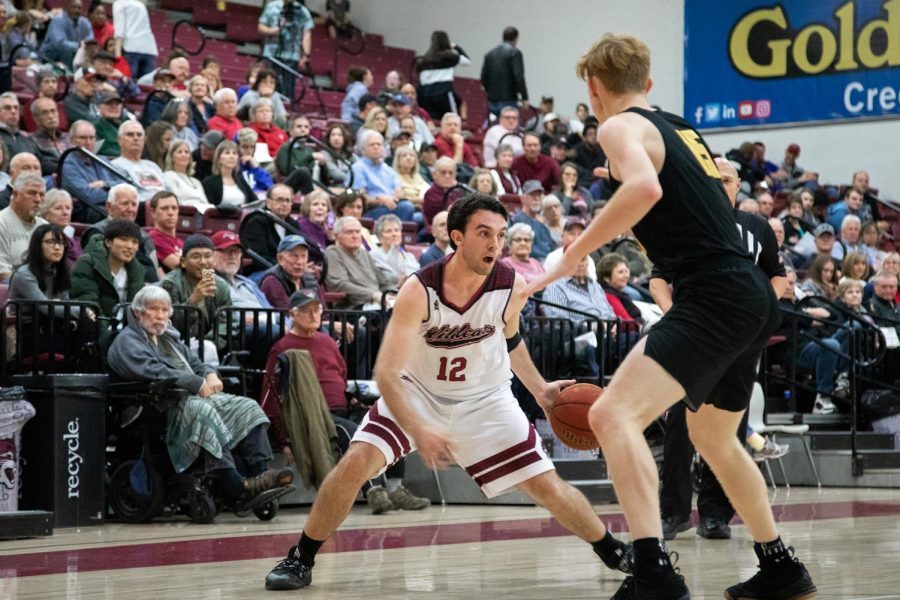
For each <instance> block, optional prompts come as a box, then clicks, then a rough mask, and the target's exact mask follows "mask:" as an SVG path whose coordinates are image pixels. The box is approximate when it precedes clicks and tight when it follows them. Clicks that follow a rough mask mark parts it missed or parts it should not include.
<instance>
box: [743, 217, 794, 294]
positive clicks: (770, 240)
mask: <svg viewBox="0 0 900 600" xmlns="http://www.w3.org/2000/svg"><path fill="white" fill-rule="evenodd" d="M734 220H735V222H736V223H737V229H738V233H739V234H740V236H741V242H742V245H743V246H744V248H746V249H747V251H748V252H749V253H750V255H751V256H752V258H753V260H754V262H756V264H757V265H759V268H760V269H762V272H763V273H765V274H766V277H768V278H769V279H772V278H773V277H785V276H786V275H787V273H786V272H785V270H784V260H783V259H782V258H781V254H780V253H779V252H778V240H776V239H775V232H774V231H772V226H771V225H769V223H768V222H767V221H766V220H765V219H763V218H762V217H760V216H758V215H752V214H750V213H748V212H744V211H742V210H735V211H734Z"/></svg>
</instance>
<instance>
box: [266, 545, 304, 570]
mask: <svg viewBox="0 0 900 600" xmlns="http://www.w3.org/2000/svg"><path fill="white" fill-rule="evenodd" d="M298 553H299V551H298V550H297V547H296V546H294V547H292V548H291V551H290V552H288V555H287V557H285V558H282V559H281V560H280V561H279V562H278V564H277V565H275V568H274V569H273V570H274V571H296V570H297V569H298V568H300V567H304V566H305V565H304V564H303V562H301V560H300V558H299V557H298V556H297V555H298Z"/></svg>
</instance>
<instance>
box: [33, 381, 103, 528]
mask: <svg viewBox="0 0 900 600" xmlns="http://www.w3.org/2000/svg"><path fill="white" fill-rule="evenodd" d="M25 381H28V383H27V384H25V387H26V390H27V397H28V400H29V401H30V402H31V404H32V405H33V406H34V408H35V411H36V414H35V417H34V418H33V419H32V420H31V421H29V422H28V423H27V424H26V425H25V427H24V429H23V430H22V458H23V463H24V465H23V467H22V472H21V474H20V476H21V486H22V498H21V501H20V502H19V508H20V510H47V511H52V512H53V513H54V520H53V522H54V526H55V527H83V526H88V525H102V524H103V521H104V514H105V512H106V494H105V487H104V486H105V479H106V477H105V470H106V456H105V452H106V390H107V387H108V385H109V376H107V375H99V374H74V375H49V376H46V377H43V378H40V379H39V380H29V379H26V380H25Z"/></svg>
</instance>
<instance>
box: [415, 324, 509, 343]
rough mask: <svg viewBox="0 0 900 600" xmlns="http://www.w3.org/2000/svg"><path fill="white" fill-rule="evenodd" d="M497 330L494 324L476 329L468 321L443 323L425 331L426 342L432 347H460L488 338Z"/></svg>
mask: <svg viewBox="0 0 900 600" xmlns="http://www.w3.org/2000/svg"><path fill="white" fill-rule="evenodd" d="M496 330H497V328H496V327H494V326H493V325H485V326H484V327H478V328H474V329H473V328H472V326H471V325H469V324H468V323H466V324H464V325H441V326H440V327H431V328H430V329H428V330H427V331H426V332H425V343H426V344H428V345H429V346H431V347H432V348H459V347H461V346H468V345H469V344H476V343H478V342H480V341H481V340H484V339H487V338H489V337H491V336H492V335H494V332H495V331H496Z"/></svg>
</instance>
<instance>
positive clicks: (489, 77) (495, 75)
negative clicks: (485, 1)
mask: <svg viewBox="0 0 900 600" xmlns="http://www.w3.org/2000/svg"><path fill="white" fill-rule="evenodd" d="M518 41H519V30H518V29H516V28H515V27H507V28H506V29H504V30H503V43H502V44H500V45H499V46H497V47H496V48H494V49H493V50H491V51H490V52H488V53H487V54H485V55H484V62H483V63H482V65H481V86H482V87H483V88H484V90H485V92H487V97H488V112H489V113H490V114H489V115H488V118H492V117H493V118H496V117H497V116H498V115H499V114H500V111H501V110H502V109H503V107H505V106H517V105H518V104H519V102H520V101H521V102H522V106H523V107H525V108H527V107H528V89H527V88H526V87H525V66H524V64H523V60H522V51H521V50H519V49H518V48H516V43H517V42H518ZM492 120H493V119H492Z"/></svg>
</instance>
